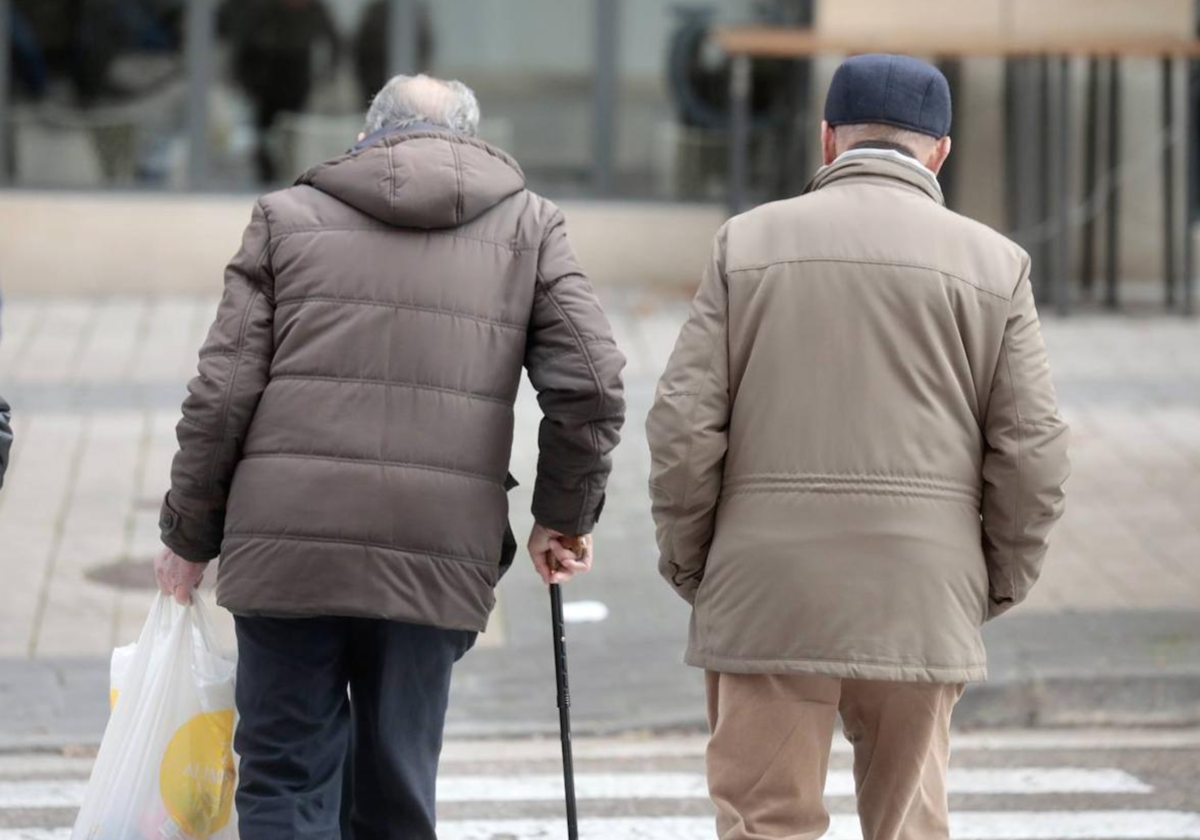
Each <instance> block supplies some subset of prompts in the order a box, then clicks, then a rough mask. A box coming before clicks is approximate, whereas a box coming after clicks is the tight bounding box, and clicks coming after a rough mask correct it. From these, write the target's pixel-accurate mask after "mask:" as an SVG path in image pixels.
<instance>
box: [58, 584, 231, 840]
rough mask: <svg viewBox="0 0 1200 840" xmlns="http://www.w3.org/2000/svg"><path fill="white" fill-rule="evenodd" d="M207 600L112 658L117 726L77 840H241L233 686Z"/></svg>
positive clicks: (175, 609) (159, 619) (159, 620)
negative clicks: (236, 809)
mask: <svg viewBox="0 0 1200 840" xmlns="http://www.w3.org/2000/svg"><path fill="white" fill-rule="evenodd" d="M235 671H236V663H235V661H234V659H233V658H232V657H229V656H226V655H223V654H222V653H221V652H220V650H219V648H218V647H217V644H216V638H215V636H214V634H213V631H212V626H211V624H210V623H209V619H208V616H207V614H206V612H205V609H204V606H203V604H202V603H201V602H200V597H199V594H198V593H197V594H194V595H193V597H192V603H191V604H190V605H189V606H182V605H180V604H178V603H176V602H175V599H174V598H171V597H169V596H164V595H161V594H160V595H159V596H158V598H157V599H156V600H155V602H154V606H153V607H152V608H151V610H150V615H149V617H148V618H147V619H146V625H145V627H143V628H142V635H141V637H140V638H139V639H138V641H137V643H136V644H134V645H129V646H128V647H123V648H117V649H116V650H115V651H113V659H112V671H111V674H112V687H111V695H110V698H111V702H112V704H113V710H112V716H111V717H110V718H109V721H108V726H107V728H106V729H105V730H104V738H103V740H102V741H101V742H100V752H99V754H98V755H97V756H96V764H95V767H94V768H93V769H92V778H91V780H90V781H89V782H88V786H87V792H86V794H85V795H84V799H83V807H82V809H81V810H80V811H79V817H78V818H77V819H76V821H75V829H74V831H72V832H71V840H237V816H236V814H235V813H234V808H233V794H234V790H235V789H236V787H237V761H236V758H235V756H234V754H233V728H234V704H233V680H234V673H235Z"/></svg>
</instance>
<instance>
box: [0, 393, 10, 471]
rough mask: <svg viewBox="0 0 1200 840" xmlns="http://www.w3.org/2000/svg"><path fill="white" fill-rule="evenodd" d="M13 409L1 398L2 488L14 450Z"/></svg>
mask: <svg viewBox="0 0 1200 840" xmlns="http://www.w3.org/2000/svg"><path fill="white" fill-rule="evenodd" d="M11 422H12V409H11V408H9V406H8V403H7V402H5V400H4V397H0V487H3V486H4V474H5V473H6V472H8V455H9V452H10V451H11V450H12V442H13V433H12V425H11Z"/></svg>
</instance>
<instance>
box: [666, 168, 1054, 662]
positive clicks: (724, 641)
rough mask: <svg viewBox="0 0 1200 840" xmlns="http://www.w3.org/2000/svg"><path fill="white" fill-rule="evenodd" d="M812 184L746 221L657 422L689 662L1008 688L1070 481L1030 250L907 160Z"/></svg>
mask: <svg viewBox="0 0 1200 840" xmlns="http://www.w3.org/2000/svg"><path fill="white" fill-rule="evenodd" d="M806 192H807V194H806V195H804V196H802V197H800V198H796V199H792V200H788V201H781V202H778V203H774V204H769V205H766V206H764V207H760V208H758V209H756V210H753V211H751V212H749V213H746V214H744V215H741V216H738V217H736V218H734V219H732V220H731V221H730V222H728V223H727V224H726V225H725V226H724V227H723V228H722V230H721V231H720V233H719V234H718V236H717V241H716V246H715V248H714V251H713V256H712V261H711V263H710V264H709V267H708V270H707V272H706V274H705V276H704V280H703V282H702V284H701V287H700V290H699V292H698V293H697V295H696V299H695V301H694V302H693V305H692V310H691V314H690V316H689V318H688V321H687V323H686V325H685V326H684V328H683V331H682V332H681V334H680V336H679V341H678V344H677V345H676V347H675V351H674V353H673V354H672V356H671V360H670V363H669V364H668V366H667V370H666V372H665V373H664V374H663V377H662V380H661V382H660V383H659V388H658V395H657V398H656V400H655V404H654V408H653V409H652V410H651V412H650V417H649V419H648V420H647V423H646V428H647V432H648V435H649V441H650V449H651V454H652V462H653V463H652V471H651V479H650V489H651V495H652V497H653V507H654V517H655V521H656V523H657V526H658V544H659V549H660V552H661V556H660V560H659V568H660V571H661V572H662V574H663V576H664V577H666V579H667V580H668V581H669V582H670V583H671V585H672V586H673V587H674V588H675V589H676V591H678V592H679V594H680V595H682V596H683V597H684V598H686V599H687V600H688V601H689V602H691V603H692V604H693V605H694V609H693V615H692V625H691V637H690V643H689V647H688V652H687V657H686V661H687V662H688V663H689V664H691V665H695V666H698V667H702V668H709V669H712V670H717V671H731V672H745V673H752V672H768V673H816V674H829V675H833V676H841V677H847V678H862V679H884V680H914V681H934V682H961V681H967V680H979V679H984V678H985V677H986V664H985V655H984V649H983V643H982V640H981V638H980V626H981V625H982V624H983V623H984V621H986V620H987V619H988V618H991V617H994V616H996V615H999V614H1000V613H1002V612H1004V611H1005V610H1007V609H1009V608H1011V607H1012V606H1013V605H1015V604H1018V603H1020V602H1021V601H1022V600H1023V599H1024V598H1025V596H1026V595H1027V594H1028V593H1029V589H1030V587H1031V586H1032V585H1033V583H1034V582H1035V581H1036V580H1037V577H1038V573H1039V571H1040V569H1041V566H1042V560H1043V558H1044V557H1045V554H1046V547H1047V538H1048V536H1049V533H1050V530H1051V527H1052V526H1053V525H1054V523H1055V521H1056V520H1057V519H1058V518H1059V517H1060V516H1061V515H1062V511H1063V491H1062V486H1063V483H1064V481H1065V480H1066V478H1067V473H1068V463H1067V429H1066V425H1065V424H1064V423H1063V421H1062V418H1061V417H1060V416H1059V413H1058V409H1057V407H1056V403H1055V395H1054V387H1053V385H1052V384H1051V381H1050V368H1049V366H1048V364H1047V360H1046V351H1045V348H1044V345H1043V343H1042V337H1041V333H1040V330H1039V327H1038V317H1037V312H1036V310H1035V309H1034V303H1033V292H1032V289H1031V287H1030V283H1029V257H1028V255H1027V254H1026V253H1025V252H1024V251H1022V250H1021V249H1020V248H1019V247H1017V246H1016V245H1015V244H1013V243H1012V242H1010V241H1009V240H1007V239H1005V238H1004V237H1003V236H1000V235H999V234H997V233H995V232H994V231H992V230H990V229H989V228H986V227H984V226H983V225H981V224H978V223H976V222H973V221H971V220H969V219H965V218H963V217H962V216H958V215H956V214H955V213H952V212H950V211H949V210H947V209H946V208H945V207H944V206H943V203H942V196H941V191H940V190H939V189H938V186H937V183H936V181H935V180H934V179H933V177H932V176H931V175H929V174H927V173H923V172H921V171H920V170H919V169H917V168H916V167H914V166H910V165H908V164H906V163H903V162H900V161H898V160H895V159H892V158H889V157H888V156H886V155H855V156H852V157H849V158H846V159H843V160H841V161H838V162H835V163H834V164H833V165H831V166H828V167H825V168H824V169H822V170H821V171H820V172H819V173H818V174H817V176H816V178H815V179H814V180H813V182H812V184H811V185H810V186H809V189H808V190H807V191H806Z"/></svg>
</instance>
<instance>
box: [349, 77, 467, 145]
mask: <svg viewBox="0 0 1200 840" xmlns="http://www.w3.org/2000/svg"><path fill="white" fill-rule="evenodd" d="M415 123H429V124H430V125H435V126H437V127H439V128H447V129H449V130H451V131H454V132H457V133H459V134H465V135H467V136H468V137H474V136H475V133H476V132H477V131H478V130H479V101H478V100H477V99H476V98H475V92H474V91H472V90H471V89H470V88H469V87H467V86H466V85H464V84H463V83H462V82H458V81H453V80H450V81H445V80H442V79H435V78H433V77H432V76H426V75H424V74H421V75H419V76H393V77H392V78H391V79H390V80H388V83H387V84H386V85H384V86H383V89H382V90H380V91H379V93H377V94H375V98H374V99H372V100H371V107H370V108H369V109H368V110H367V119H366V124H365V126H364V131H365V132H366V133H367V134H371V133H372V132H375V131H379V130H380V129H382V128H393V127H395V128H407V127H408V126H410V125H413V124H415Z"/></svg>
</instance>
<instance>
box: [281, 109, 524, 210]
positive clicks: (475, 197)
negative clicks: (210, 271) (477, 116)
mask: <svg viewBox="0 0 1200 840" xmlns="http://www.w3.org/2000/svg"><path fill="white" fill-rule="evenodd" d="M296 183H297V184H308V185H310V186H312V187H315V188H316V189H318V190H320V191H321V192H324V193H328V194H329V195H332V196H333V197H334V198H337V199H338V200H340V201H344V202H345V203H346V204H349V205H350V206H352V207H355V208H357V209H359V210H361V211H362V212H364V213H367V214H369V215H371V216H374V217H375V218H376V219H379V220H380V221H383V222H387V223H388V224H390V225H395V226H397V227H415V228H423V229H425V230H434V229H438V228H454V227H458V226H459V225H462V224H465V223H467V222H469V221H471V220H472V219H474V218H476V217H477V216H480V215H482V214H483V213H485V212H486V211H488V210H490V209H491V208H492V207H495V206H496V205H497V204H499V203H500V202H501V201H503V200H504V199H506V198H508V197H509V196H511V195H513V194H514V193H517V192H520V191H521V190H523V189H524V188H525V173H523V172H522V171H521V167H520V166H518V165H517V162H516V161H515V160H513V159H512V158H511V157H509V156H508V155H507V154H505V153H504V152H502V151H500V150H499V149H496V148H494V147H492V146H489V145H488V144H487V143H484V142H483V141H482V140H476V139H475V138H472V137H463V136H460V135H456V134H453V133H451V132H442V131H396V132H394V133H392V134H388V135H385V136H384V137H383V138H381V139H380V140H379V142H377V143H373V144H371V145H369V146H367V147H366V148H363V149H361V150H358V151H354V152H350V153H349V154H345V155H342V156H341V157H338V158H334V159H333V160H330V161H326V162H325V163H322V164H320V165H319V166H316V167H313V168H312V169H310V170H308V171H307V172H305V173H304V174H303V175H301V176H300V178H299V180H298V181H297V182H296Z"/></svg>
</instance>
